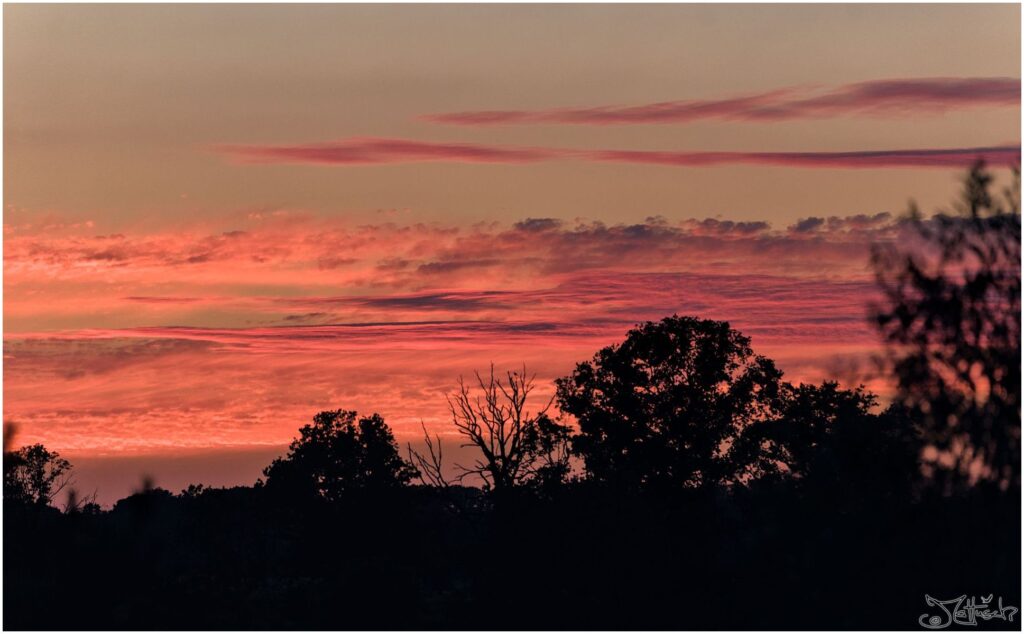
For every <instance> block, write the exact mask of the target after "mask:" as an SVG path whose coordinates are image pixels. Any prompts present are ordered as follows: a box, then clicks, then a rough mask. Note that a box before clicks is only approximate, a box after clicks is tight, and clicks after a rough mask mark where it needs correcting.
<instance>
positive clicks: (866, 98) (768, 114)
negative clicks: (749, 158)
mask: <svg viewBox="0 0 1024 634" xmlns="http://www.w3.org/2000/svg"><path fill="white" fill-rule="evenodd" d="M1020 91H1021V85H1020V79H1016V78H1011V77H937V78H908V79H886V80H876V81H866V82H860V83H854V84H846V85H843V86H839V87H836V88H832V89H828V90H808V89H798V88H785V89H781V90H774V91H770V92H764V93H758V94H754V95H747V96H742V97H730V98H726V99H694V100H685V101H666V102H659V103H651V104H642V105H636V106H595V107H589V108H552V109H547V110H478V111H468V112H450V113H440V114H431V115H424V116H423V117H421V118H422V119H425V120H427V121H431V122H434V123H447V124H455V125H467V126H480V125H512V124H528V123H533V124H536V123H553V124H571V125H625V124H645V123H689V122H692V121H698V120H708V119H721V120H728V121H783V120H792V119H803V118H816V117H835V116H847V115H859V114H869V115H889V116H911V115H919V114H922V113H930V112H945V111H948V110H954V109H963V108H969V107H981V106H989V107H1000V106H1001V107H1011V106H1019V105H1020Z"/></svg>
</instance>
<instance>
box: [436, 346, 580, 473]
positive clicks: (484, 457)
mask: <svg viewBox="0 0 1024 634" xmlns="http://www.w3.org/2000/svg"><path fill="white" fill-rule="evenodd" d="M474 376H475V377H476V385H474V386H473V387H470V386H469V385H467V384H466V382H465V381H464V380H463V378H462V377H459V387H458V389H457V390H456V391H455V392H454V393H453V394H450V395H449V396H448V409H449V411H450V412H451V416H452V422H453V423H454V425H455V427H456V428H457V429H458V430H459V432H460V433H461V434H462V435H463V436H464V437H465V438H466V439H467V441H468V442H466V443H465V444H464V445H463V446H464V447H476V448H477V449H478V450H479V452H480V458H478V459H477V460H476V461H475V462H474V463H473V465H472V466H468V467H467V466H463V465H460V464H456V465H455V466H456V468H458V469H459V470H460V471H461V472H462V473H461V475H460V480H462V479H464V478H466V477H470V476H476V477H479V478H481V479H482V480H483V481H484V485H485V487H486V488H487V489H489V490H492V491H494V492H500V491H505V490H507V489H511V488H513V487H516V486H520V485H523V484H527V483H530V482H532V481H535V480H538V479H540V478H541V477H543V476H545V475H548V474H553V473H555V470H552V469H550V468H547V467H550V466H551V464H552V461H557V460H562V461H564V465H565V467H564V468H562V469H560V470H558V472H559V473H561V474H562V475H563V476H564V474H567V473H568V449H567V445H568V428H567V427H565V426H563V425H559V424H558V423H556V422H555V421H553V420H551V418H550V417H549V416H548V415H547V411H548V410H549V409H550V407H551V404H552V402H553V401H554V397H552V398H551V399H549V400H548V402H547V403H546V404H545V405H544V407H542V408H541V409H540V410H539V411H538V412H536V413H531V412H530V411H529V410H528V409H527V400H528V399H529V397H530V394H531V393H532V392H533V391H534V389H535V387H536V385H535V378H536V375H528V374H527V372H526V367H525V366H523V369H522V372H506V373H505V377H506V378H505V381H503V380H502V379H501V378H500V377H496V376H495V373H494V365H493V364H492V365H491V369H490V374H489V375H488V376H487V377H486V378H485V377H483V376H481V375H480V373H479V372H475V373H474Z"/></svg>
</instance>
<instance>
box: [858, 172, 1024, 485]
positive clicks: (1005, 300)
mask: <svg viewBox="0 0 1024 634" xmlns="http://www.w3.org/2000/svg"><path fill="white" fill-rule="evenodd" d="M991 185H992V176H991V175H990V174H989V173H988V172H987V171H986V170H985V168H984V165H983V164H981V163H978V164H976V165H975V166H974V167H973V169H971V171H970V173H969V174H968V175H967V178H966V180H965V182H964V190H963V194H962V196H961V200H960V201H959V202H958V203H957V204H956V205H955V209H954V212H953V213H940V214H938V215H936V216H934V217H932V218H929V219H925V218H922V216H921V215H920V213H919V212H918V211H917V209H916V207H914V206H913V205H912V206H911V210H910V214H909V217H908V218H907V219H906V222H905V230H906V232H905V235H904V236H903V239H902V240H901V241H900V243H899V244H898V245H889V246H880V247H877V248H876V249H875V251H874V254H873V258H872V264H873V266H874V270H875V274H876V277H877V280H878V283H879V285H880V287H881V289H882V291H883V293H884V296H885V300H884V302H883V303H881V304H880V305H878V306H876V307H874V309H873V317H874V320H875V323H876V324H877V327H878V329H879V331H880V333H881V334H882V337H883V339H884V341H885V342H886V344H888V361H889V362H890V368H891V372H892V373H893V375H894V377H895V379H896V382H897V387H898V390H899V400H900V401H901V402H902V403H903V404H904V405H906V407H907V408H908V409H909V411H910V413H911V414H912V415H913V416H914V418H915V419H918V420H920V421H921V422H922V424H923V430H924V433H925V441H926V442H927V443H928V444H929V445H930V447H931V448H932V450H931V451H930V452H929V453H928V454H926V456H925V457H926V458H927V461H928V464H929V467H930V469H931V471H932V473H933V476H934V478H935V480H936V482H937V483H938V484H939V486H940V487H942V488H943V489H944V490H946V491H954V490H962V489H963V488H964V487H966V486H969V485H970V484H972V483H973V482H974V481H976V480H982V481H988V482H990V483H993V484H996V485H998V487H1000V488H1002V489H1008V488H1010V487H1019V486H1020V461H1021V454H1020V385H1021V374H1020V371H1021V357H1020V313H1021V304H1020V267H1021V260H1020V246H1021V232H1020V231H1021V230H1020V193H1019V186H1020V185H1019V172H1017V171H1015V173H1014V183H1013V185H1012V186H1011V187H1010V188H1008V189H1007V190H1006V191H1005V192H1003V194H1002V196H999V195H993V194H992V193H991V191H990V190H991Z"/></svg>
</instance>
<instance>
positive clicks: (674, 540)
mask: <svg viewBox="0 0 1024 634" xmlns="http://www.w3.org/2000/svg"><path fill="white" fill-rule="evenodd" d="M832 499H833V498H832V497H830V496H829V495H828V493H827V492H820V493H817V494H814V495H807V494H798V492H797V491H796V490H795V489H794V488H793V487H792V486H777V487H775V488H764V489H762V490H758V491H749V490H743V491H740V492H736V493H725V492H723V491H705V492H692V493H687V494H684V495H673V496H671V497H668V498H666V497H654V496H651V497H635V496H623V495H613V494H610V493H608V492H602V491H598V490H596V489H593V488H588V487H586V486H584V485H577V486H575V487H568V488H566V489H563V490H561V491H558V492H555V493H553V494H552V495H549V496H546V497H536V496H530V497H523V498H519V499H513V498H509V499H506V500H501V503H500V504H492V503H491V502H490V501H489V500H487V499H486V498H485V497H484V496H483V495H482V494H481V493H480V492H478V491H475V490H470V489H461V488H451V489H448V490H436V489H430V488H426V487H410V488H407V489H402V490H397V491H395V492H394V493H392V494H388V495H387V496H385V497H380V496H376V497H374V498H373V499H372V500H370V499H365V500H358V499H349V500H348V501H347V502H345V503H343V504H335V505H332V504H328V503H325V502H322V501H307V502H303V503H301V504H299V503H296V502H294V501H288V500H286V499H283V498H280V497H279V496H275V495H274V494H273V493H272V492H270V491H268V490H266V489H265V488H264V489H260V488H256V489H253V488H236V489H227V490H207V491H205V492H198V493H197V492H196V491H193V492H192V493H191V494H182V495H179V496H172V495H171V494H169V493H167V492H166V491H161V490H159V489H157V490H154V491H150V492H148V493H143V494H137V495H135V496H132V497H130V498H128V499H125V500H122V501H121V502H120V503H118V505H117V506H116V507H115V509H114V510H113V511H110V512H106V513H99V514H84V513H76V514H67V515H65V514H61V513H59V512H57V511H56V510H54V509H52V508H42V509H40V508H27V507H15V506H12V505H7V506H6V507H5V515H4V527H3V528H4V588H3V593H4V596H3V599H4V601H3V606H4V613H3V617H4V625H5V627H6V628H7V629H97V628H99V629H406V628H416V629H468V628H472V629H484V630H487V629H540V628H543V629H726V628H735V629H778V628H788V629H809V628H820V629H881V628H885V629H920V627H919V625H918V619H919V617H921V615H922V614H925V613H929V614H932V615H941V611H940V610H938V609H937V608H935V607H929V606H927V605H926V604H925V594H929V595H931V596H932V597H935V598H937V599H941V600H945V599H952V598H955V597H957V596H959V595H962V594H967V595H968V596H970V595H977V596H978V597H979V599H980V598H981V597H983V596H984V597H987V596H988V595H992V594H994V595H995V596H996V597H999V596H1001V597H1002V598H1003V602H1004V605H1013V606H1017V607H1019V606H1020V596H1021V593H1020V589H1021V588H1020V579H1021V576H1020V573H1021V569H1020V561H1021V541H1020V535H1021V526H1020V511H1021V509H1020V496H1019V493H1016V494H1013V493H1011V494H1009V495H1006V494H987V493H985V492H982V491H974V492H973V493H972V494H971V495H970V496H969V497H962V498H958V499H934V500H918V501H914V502H908V501H899V500H892V499H886V498H885V497H884V496H883V497H879V498H878V499H862V500H858V501H857V502H856V503H849V502H847V503H843V504H841V505H840V504H838V503H834V502H832V501H831V500H832ZM995 600H996V599H995V598H993V602H995ZM954 629H957V628H956V626H954ZM959 629H963V628H959ZM972 629H973V628H972ZM977 629H978V630H986V629H1020V615H1019V614H1017V615H1015V616H1014V618H1013V622H1012V623H1008V622H1003V621H999V620H990V621H979V624H978V627H977Z"/></svg>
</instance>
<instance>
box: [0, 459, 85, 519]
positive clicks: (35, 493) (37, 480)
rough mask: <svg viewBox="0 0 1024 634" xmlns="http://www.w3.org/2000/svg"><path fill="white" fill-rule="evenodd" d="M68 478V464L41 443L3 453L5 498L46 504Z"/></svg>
mask: <svg viewBox="0 0 1024 634" xmlns="http://www.w3.org/2000/svg"><path fill="white" fill-rule="evenodd" d="M71 481H72V480H71V463H70V462H68V461H67V460H65V459H64V458H61V457H60V454H58V453H57V452H55V451H49V450H47V449H46V447H44V446H43V445H39V444H36V445H30V446H27V447H22V448H21V449H18V450H17V451H10V452H7V453H5V454H4V498H5V499H8V500H13V501H17V502H23V503H27V504H35V505H41V506H49V505H50V503H51V502H53V498H54V497H56V495H57V494H58V493H60V492H61V491H62V490H63V489H65V488H66V487H68V486H69V485H70V484H71Z"/></svg>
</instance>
